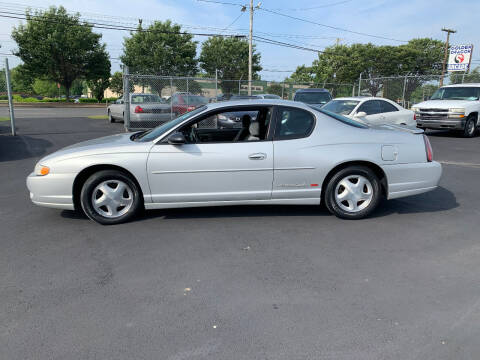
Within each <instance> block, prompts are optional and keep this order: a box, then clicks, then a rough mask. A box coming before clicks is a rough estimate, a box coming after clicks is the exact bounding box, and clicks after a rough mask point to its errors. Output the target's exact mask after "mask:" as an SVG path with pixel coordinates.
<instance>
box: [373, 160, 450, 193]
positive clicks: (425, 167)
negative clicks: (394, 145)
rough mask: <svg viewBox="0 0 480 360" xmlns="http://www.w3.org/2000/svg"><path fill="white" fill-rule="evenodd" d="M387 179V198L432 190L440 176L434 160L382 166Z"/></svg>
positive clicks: (440, 166)
mask: <svg viewBox="0 0 480 360" xmlns="http://www.w3.org/2000/svg"><path fill="white" fill-rule="evenodd" d="M382 168H383V170H384V171H385V174H386V176H387V181H388V196H387V197H388V199H396V198H401V197H405V196H410V195H417V194H421V193H424V192H427V191H431V190H434V189H435V188H436V187H437V186H438V182H439V181H440V177H441V176H442V165H440V163H438V162H436V161H432V162H427V163H415V164H396V165H384V166H382Z"/></svg>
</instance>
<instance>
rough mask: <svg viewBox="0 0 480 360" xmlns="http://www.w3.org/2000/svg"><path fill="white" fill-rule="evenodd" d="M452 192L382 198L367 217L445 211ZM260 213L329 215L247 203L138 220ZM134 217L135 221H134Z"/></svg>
mask: <svg viewBox="0 0 480 360" xmlns="http://www.w3.org/2000/svg"><path fill="white" fill-rule="evenodd" d="M458 206H459V204H458V203H457V199H456V197H455V195H454V194H453V193H452V192H451V191H450V190H447V189H445V188H443V187H439V188H437V189H435V190H434V191H431V192H429V193H425V194H421V195H415V196H410V197H406V198H402V199H394V200H389V201H383V202H382V203H381V204H380V205H379V207H378V208H377V210H376V211H375V212H374V213H373V214H372V215H371V216H370V217H371V218H376V217H384V216H388V215H391V214H395V213H397V214H417V213H431V212H439V211H447V210H450V209H454V208H456V207H458ZM262 216H333V215H331V214H330V212H328V210H327V209H326V208H325V207H324V206H323V205H322V206H308V205H305V206H303V205H260V206H258V205H251V206H247V205H245V206H224V207H203V208H181V209H162V210H150V211H146V212H145V215H143V216H141V217H139V218H138V220H140V221H142V220H148V219H152V218H156V217H164V218H166V219H191V218H227V217H262ZM138 220H136V221H138Z"/></svg>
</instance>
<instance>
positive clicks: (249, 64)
mask: <svg viewBox="0 0 480 360" xmlns="http://www.w3.org/2000/svg"><path fill="white" fill-rule="evenodd" d="M252 35H253V0H250V35H249V38H248V95H249V96H250V95H252Z"/></svg>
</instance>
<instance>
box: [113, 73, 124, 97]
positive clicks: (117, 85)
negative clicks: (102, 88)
mask: <svg viewBox="0 0 480 360" xmlns="http://www.w3.org/2000/svg"><path fill="white" fill-rule="evenodd" d="M110 90H112V91H113V92H114V93H116V94H118V95H120V96H121V95H122V94H123V74H122V73H121V72H120V71H116V72H115V73H114V74H113V75H112V77H111V78H110Z"/></svg>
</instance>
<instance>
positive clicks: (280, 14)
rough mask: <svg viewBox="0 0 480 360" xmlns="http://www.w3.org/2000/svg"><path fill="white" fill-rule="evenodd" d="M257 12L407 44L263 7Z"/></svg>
mask: <svg viewBox="0 0 480 360" xmlns="http://www.w3.org/2000/svg"><path fill="white" fill-rule="evenodd" d="M259 10H263V11H266V12H269V13H272V14H275V15H278V16H283V17H286V18H290V19H294V20H298V21H303V22H306V23H309V24H313V25H317V26H322V27H326V28H329V29H333V30H337V31H344V32H348V33H352V34H357V35H362V36H369V37H374V38H377V39H384V40H391V41H398V42H407V41H406V40H398V39H393V38H389V37H386V36H381V35H373V34H367V33H363V32H359V31H353V30H348V29H343V28H340V27H336V26H331V25H326V24H321V23H318V22H315V21H312V20H308V19H302V18H299V17H296V16H292V15H287V14H283V13H280V12H278V11H275V10H270V9H265V8H263V7H260V8H259Z"/></svg>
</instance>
